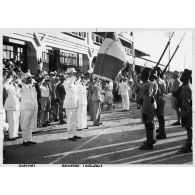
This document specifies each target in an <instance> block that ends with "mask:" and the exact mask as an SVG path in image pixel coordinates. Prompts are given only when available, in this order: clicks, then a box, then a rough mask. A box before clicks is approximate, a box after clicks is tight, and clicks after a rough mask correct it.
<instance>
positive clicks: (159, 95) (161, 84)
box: [155, 67, 166, 139]
mask: <svg viewBox="0 0 195 195" xmlns="http://www.w3.org/2000/svg"><path fill="white" fill-rule="evenodd" d="M156 82H157V84H158V90H157V92H156V94H155V100H156V103H157V109H156V115H157V118H158V122H159V129H158V133H159V134H158V135H157V136H156V138H157V139H166V132H165V119H164V108H165V103H166V102H165V99H164V97H165V93H166V86H165V81H164V80H163V79H162V77H161V69H160V68H159V67H158V68H157V78H156Z"/></svg>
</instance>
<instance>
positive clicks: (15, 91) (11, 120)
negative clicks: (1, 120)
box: [3, 75, 21, 140]
mask: <svg viewBox="0 0 195 195" xmlns="http://www.w3.org/2000/svg"><path fill="white" fill-rule="evenodd" d="M3 87H4V89H5V90H6V91H7V94H8V96H7V98H6V100H5V104H4V109H5V110H6V114H7V122H8V124H9V129H8V133H9V139H10V140H16V138H17V137H18V129H19V118H20V98H21V95H20V88H19V87H18V85H17V84H16V83H15V80H14V75H11V76H10V77H9V78H7V80H6V81H5V82H4V83H3Z"/></svg>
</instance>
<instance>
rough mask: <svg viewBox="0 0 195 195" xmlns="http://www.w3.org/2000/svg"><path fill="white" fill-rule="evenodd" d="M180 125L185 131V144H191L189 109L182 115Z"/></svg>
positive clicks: (190, 114)
mask: <svg viewBox="0 0 195 195" xmlns="http://www.w3.org/2000/svg"><path fill="white" fill-rule="evenodd" d="M182 125H183V126H184V127H185V129H186V131H187V144H188V145H189V147H191V146H192V111H190V112H189V113H188V114H187V115H186V116H185V117H182Z"/></svg>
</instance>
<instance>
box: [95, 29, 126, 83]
mask: <svg viewBox="0 0 195 195" xmlns="http://www.w3.org/2000/svg"><path fill="white" fill-rule="evenodd" d="M126 61H127V57H126V52H125V48H124V47H123V45H122V44H121V41H120V39H119V38H117V37H116V36H115V35H114V33H113V32H112V33H107V36H106V38H105V40H104V42H103V43H102V45H101V47H100V49H99V51H98V55H97V59H96V62H95V68H94V72H93V73H94V74H96V75H99V76H102V77H106V78H109V79H114V78H115V77H116V76H117V74H118V72H119V71H120V70H121V69H122V68H124V67H125V64H126Z"/></svg>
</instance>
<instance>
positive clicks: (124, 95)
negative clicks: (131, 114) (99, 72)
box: [119, 77, 129, 111]
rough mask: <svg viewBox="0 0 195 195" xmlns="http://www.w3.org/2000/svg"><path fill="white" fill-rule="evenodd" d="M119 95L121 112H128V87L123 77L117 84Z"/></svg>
mask: <svg viewBox="0 0 195 195" xmlns="http://www.w3.org/2000/svg"><path fill="white" fill-rule="evenodd" d="M119 94H120V95H121V98H122V109H123V111H128V110H129V86H128V84H127V78H126V77H124V78H123V80H122V82H121V83H120V84H119Z"/></svg>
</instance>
